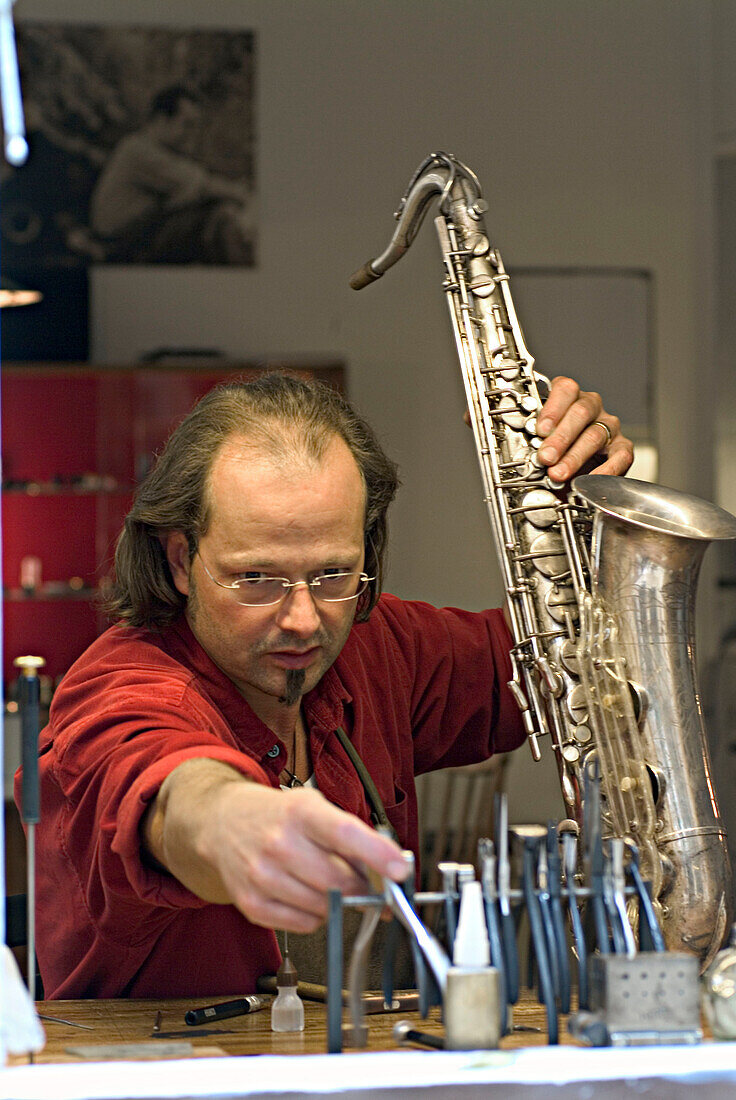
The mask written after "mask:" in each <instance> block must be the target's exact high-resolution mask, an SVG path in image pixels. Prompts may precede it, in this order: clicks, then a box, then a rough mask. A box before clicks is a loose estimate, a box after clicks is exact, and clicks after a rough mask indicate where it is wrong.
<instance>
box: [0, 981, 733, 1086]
mask: <svg viewBox="0 0 736 1100" xmlns="http://www.w3.org/2000/svg"><path fill="white" fill-rule="evenodd" d="M219 999H221V1000H226V999H227V998H219ZM217 1000H218V998H213V1000H212V1002H211V1003H215V1002H216V1001H217ZM270 1000H271V998H267V1002H270ZM37 1007H38V1011H39V1013H40V1014H41V1015H42V1016H54V1017H57V1018H58V1019H59V1020H64V1021H68V1022H67V1023H60V1022H55V1021H52V1020H44V1021H43V1024H44V1028H45V1030H46V1035H47V1043H46V1047H45V1048H44V1050H43V1051H42V1052H40V1053H39V1054H37V1055H36V1056H35V1060H34V1064H32V1065H29V1064H27V1062H28V1060H27V1059H25V1058H18V1057H14V1058H13V1059H12V1065H11V1066H10V1067H8V1068H6V1069H4V1070H0V1098H3V1100H4V1098H7V1100H48V1097H50V1096H53V1097H54V1098H55V1100H56V1098H58V1100H65V1098H68V1100H81V1098H85V1100H86V1098H95V1100H103V1098H105V1100H107V1098H122V1097H125V1098H133V1097H145V1098H147V1100H153V1098H164V1097H166V1098H168V1097H232V1098H236V1097H237V1098H241V1097H242V1098H246V1097H247V1098H248V1100H265V1098H266V1097H269V1098H275V1097H278V1098H279V1100H286V1098H289V1100H291V1098H296V1097H298V1096H304V1097H310V1098H311V1097H322V1096H333V1097H334V1096H338V1097H340V1100H358V1098H360V1100H367V1098H368V1097H370V1098H371V1100H418V1098H420V1097H422V1098H424V1097H430V1098H431V1100H456V1098H458V1100H480V1098H481V1097H482V1098H483V1100H489V1098H490V1100H495V1098H498V1100H501V1098H503V1100H516V1098H517V1097H518V1098H519V1100H521V1098H530V1100H547V1098H549V1096H550V1091H551V1089H552V1088H553V1087H554V1098H555V1100H568V1098H572V1097H575V1098H577V1100H579V1098H581V1097H586V1098H587V1097H596V1098H600V1100H609V1098H610V1100H613V1098H616V1100H618V1098H620V1097H622V1096H626V1095H631V1096H632V1097H633V1096H634V1095H635V1096H637V1097H641V1096H645V1097H646V1096H649V1097H666V1098H667V1100H680V1098H682V1100H722V1098H723V1097H724V1096H725V1097H727V1096H731V1095H732V1096H734V1097H736V1044H731V1043H719V1044H714V1043H709V1042H707V1043H703V1044H700V1045H696V1046H690V1047H684V1046H683V1047H676V1046H671V1047H646V1048H628V1049H626V1050H612V1049H604V1050H591V1049H585V1048H582V1047H579V1046H577V1045H574V1044H573V1041H572V1040H571V1038H570V1036H569V1033H568V1031H567V1028H566V1026H565V1021H564V1020H562V1021H561V1028H560V1037H561V1044H560V1045H559V1046H558V1047H549V1046H547V1045H546V1029H545V1014H544V1011H543V1009H542V1008H541V1007H540V1006H539V1005H538V1004H537V1003H536V1002H535V1001H533V999H532V997H531V995H530V994H525V995H524V996H523V997H522V1000H521V1002H520V1004H519V1005H517V1006H516V1008H515V1010H514V1022H515V1024H517V1025H521V1026H522V1027H524V1028H525V1029H527V1028H528V1029H537V1028H538V1029H539V1030H523V1031H514V1032H513V1033H512V1034H511V1035H509V1036H506V1037H504V1038H503V1039H502V1041H501V1048H500V1050H498V1051H484V1052H483V1051H481V1052H478V1051H476V1052H468V1053H465V1052H442V1051H429V1050H427V1051H423V1050H418V1049H416V1048H413V1049H410V1048H398V1049H397V1046H396V1043H395V1041H394V1039H393V1035H392V1030H393V1025H394V1023H395V1022H396V1020H397V1019H399V1018H407V1019H410V1020H411V1021H412V1023H413V1024H414V1025H415V1026H416V1027H417V1028H421V1029H422V1030H423V1031H427V1032H432V1033H434V1034H441V1033H442V1025H441V1023H440V1020H439V1016H438V1013H437V1010H436V1009H435V1010H433V1011H432V1013H431V1014H430V1017H429V1018H428V1019H427V1020H421V1019H420V1017H419V1016H418V1014H416V1013H404V1014H393V1013H387V1014H376V1015H370V1016H368V1017H367V1018H366V1019H367V1023H368V1025H369V1036H368V1046H367V1050H366V1051H365V1052H362V1053H358V1052H355V1051H354V1050H351V1049H350V1048H347V1047H346V1052H345V1053H344V1054H331V1055H328V1054H326V1053H325V1051H326V1040H327V1027H326V1006H325V1005H324V1004H320V1003H315V1002H309V1001H307V1002H305V1029H304V1031H303V1032H299V1033H275V1032H272V1031H271V1028H270V1013H269V1010H268V1007H267V1008H266V1009H265V1010H261V1011H259V1012H255V1013H251V1014H250V1015H247V1016H239V1017H235V1018H231V1019H225V1020H222V1021H216V1022H215V1023H212V1024H205V1025H203V1026H200V1027H188V1026H187V1025H186V1024H185V1022H184V1013H185V1012H186V1011H187V1010H188V1009H191V1008H193V1007H197V1006H195V1005H193V1003H192V1001H191V1000H166V1001H155V1000H130V1001H128V1000H114V1001H113V1000H107V1001H93V1000H85V1001H47V1002H39V1003H38V1006H37ZM159 1012H160V1013H161V1016H160V1021H159V1024H160V1031H158V1032H156V1033H154V1025H155V1024H156V1021H157V1017H158V1013H159ZM75 1023H76V1024H85V1025H86V1027H87V1028H91V1029H92V1030H86V1029H82V1028H78V1027H74V1026H72V1025H73V1024H75ZM119 1044H125V1046H124V1047H123V1048H122V1049H120V1048H119ZM128 1044H135V1046H129V1045H128ZM140 1044H143V1046H141V1045H140ZM178 1044H185V1046H184V1047H182V1046H181V1045H178ZM111 1046H112V1047H117V1048H118V1049H117V1050H112V1051H109V1050H106V1048H110V1047H111ZM84 1048H97V1049H96V1050H95V1049H92V1050H90V1051H88V1052H87V1053H86V1054H83V1053H81V1051H83V1050H84ZM254 1055H256V1056H258V1057H253V1056H254ZM108 1056H109V1057H110V1058H112V1060H109V1061H108V1060H105V1059H107V1058H108Z"/></svg>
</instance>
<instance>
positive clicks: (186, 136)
mask: <svg viewBox="0 0 736 1100" xmlns="http://www.w3.org/2000/svg"><path fill="white" fill-rule="evenodd" d="M200 119H201V111H200V108H199V105H198V104H197V103H195V102H194V101H193V100H191V99H186V98H182V99H180V100H179V104H178V106H177V109H176V111H175V112H174V114H173V115H169V116H168V117H167V118H166V121H165V141H166V144H167V145H168V146H169V148H171V149H175V150H176V151H177V152H179V153H191V152H193V151H194V150H193V145H194V141H195V138H196V136H197V134H198V132H199V124H200Z"/></svg>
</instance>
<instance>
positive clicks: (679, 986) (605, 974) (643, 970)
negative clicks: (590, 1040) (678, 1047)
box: [590, 951, 702, 1046]
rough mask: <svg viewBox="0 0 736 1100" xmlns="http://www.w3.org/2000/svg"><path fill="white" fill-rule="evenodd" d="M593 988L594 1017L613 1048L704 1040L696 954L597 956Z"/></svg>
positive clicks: (593, 965)
mask: <svg viewBox="0 0 736 1100" xmlns="http://www.w3.org/2000/svg"><path fill="white" fill-rule="evenodd" d="M590 987H591V988H590V998H591V1004H590V1007H591V1010H592V1015H593V1016H594V1017H597V1019H598V1020H599V1021H600V1023H601V1024H602V1025H603V1027H604V1029H605V1033H606V1036H607V1041H608V1044H610V1045H611V1046H637V1045H649V1044H658V1043H697V1042H699V1041H700V1039H702V1031H701V1027H700V984H699V974H698V960H697V959H696V958H695V956H693V955H685V954H675V953H670V952H666V953H663V952H654V951H653V952H644V953H642V954H639V955H637V956H636V957H635V958H633V959H629V958H627V957H626V956H624V955H594V956H593V957H592V958H591V959H590Z"/></svg>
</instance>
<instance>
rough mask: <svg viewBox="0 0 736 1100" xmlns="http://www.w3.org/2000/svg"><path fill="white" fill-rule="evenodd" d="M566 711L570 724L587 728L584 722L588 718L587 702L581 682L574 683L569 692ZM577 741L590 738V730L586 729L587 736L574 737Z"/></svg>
mask: <svg viewBox="0 0 736 1100" xmlns="http://www.w3.org/2000/svg"><path fill="white" fill-rule="evenodd" d="M566 704H567V713H568V716H569V718H570V721H571V722H572V724H573V725H574V726H575V727H576V728H579V729H581V730H582V729H587V726H585V722H587V720H588V704H587V701H586V698H585V689H584V687H583V685H582V684H576V685H575V687H574V688H573V689H572V691H571V692H570V693H569V695H568V696H567V699H566ZM575 739H576V740H577V741H584V740H589V739H590V731H588V737H587V738H585V737H576V738H575Z"/></svg>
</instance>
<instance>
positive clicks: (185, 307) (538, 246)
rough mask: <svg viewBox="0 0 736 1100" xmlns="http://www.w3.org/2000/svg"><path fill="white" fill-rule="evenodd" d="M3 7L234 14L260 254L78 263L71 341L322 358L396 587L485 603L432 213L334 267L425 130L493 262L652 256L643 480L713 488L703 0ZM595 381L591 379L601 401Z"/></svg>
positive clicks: (80, 16)
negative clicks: (372, 495)
mask: <svg viewBox="0 0 736 1100" xmlns="http://www.w3.org/2000/svg"><path fill="white" fill-rule="evenodd" d="M15 14H16V19H17V20H18V21H20V20H23V19H24V18H33V17H36V18H43V19H47V20H61V19H64V20H68V21H72V20H73V21H79V22H98V23H99V22H103V21H104V22H109V23H115V22H121V21H123V20H124V21H125V23H127V24H139V25H143V24H171V25H177V26H195V25H196V26H199V27H207V26H212V27H220V26H232V27H239V28H253V29H255V31H256V35H257V39H256V41H257V56H258V63H257V65H258V124H257V129H258V133H259V143H258V178H259V189H260V217H261V220H260V244H259V254H260V258H261V259H260V265H259V267H258V268H256V269H255V270H252V271H250V270H194V269H183V270H174V269H170V268H168V269H167V268H137V269H125V268H101V269H99V270H97V271H95V272H94V275H93V283H92V286H93V295H92V347H93V357H94V358H95V359H96V360H98V361H100V362H121V361H129V360H130V359H131V358H135V357H136V356H137V355H138V354H139V353H140V352H142V351H145V350H147V349H149V348H151V347H156V346H161V345H169V344H174V345H176V344H179V345H182V344H184V345H191V344H200V345H206V346H212V345H215V346H219V347H222V348H223V349H224V350H225V351H227V352H228V353H231V354H232V355H233V356H237V357H242V356H251V355H257V354H259V353H264V352H267V353H272V354H274V353H280V352H284V353H289V352H295V353H296V352H298V353H305V352H307V353H309V352H313V353H315V354H339V355H343V356H344V357H345V359H346V360H347V363H348V371H349V389H350V393H351V395H352V397H353V399H354V400H355V401H356V402H357V404H358V405H359V406H360V407H361V409H362V410H363V411H364V412H365V413H366V414H367V416H368V418H369V419H370V420H371V421H372V422H373V423H374V425H375V426H376V427H377V429H378V431H379V433H380V434H381V436H382V438H383V439H384V441H385V443H386V445H387V446H388V448H389V450H390V451H391V452H392V454H393V455H394V456H395V457H396V458H397V459H398V461H399V462H400V464H401V468H402V471H403V482H404V488H403V490H402V493H401V497H400V501H399V503H398V505H397V507H396V510H395V513H394V521H393V533H394V543H393V551H392V556H391V573H390V587H391V588H392V589H393V590H394V591H396V592H398V593H399V594H401V595H404V596H421V597H424V598H427V599H429V600H432V601H434V602H440V603H457V604H462V605H465V606H469V607H474V606H480V605H483V604H487V603H492V602H497V601H498V600H499V599H500V589H499V584H498V581H497V579H496V568H495V565H494V562H493V557H492V549H491V545H490V539H489V535H488V529H487V521H486V517H485V514H484V510H483V506H482V505H481V502H480V483H479V478H478V474H477V470H476V464H475V456H474V455H473V453H472V444H471V440H470V436H469V433H467V432H466V430H465V429H464V428H463V426H462V423H461V415H462V399H461V387H460V377H459V371H458V368H457V365H456V361H455V353H454V349H453V344H452V341H451V337H450V330H449V322H448V320H447V317H446V307H445V305H444V301H443V300H442V295H441V291H440V277H441V271H440V263H439V258H438V253H437V246H436V243H435V241H434V239H433V237H434V231H433V229H432V226H431V224H428V225H427V226H426V227H425V229H424V231H423V233H422V234H421V236H420V238H419V239H418V240H417V242H416V243H415V245H414V247H413V249H412V251H411V252H410V254H409V255H408V256H407V257H405V258H404V260H403V261H402V262H401V264H400V265H399V266H398V267H396V268H395V269H394V270H392V271H391V272H390V273H389V274H388V275H386V277H385V278H384V279H383V280H382V281H381V282H380V283H378V284H376V285H375V286H373V287H370V288H368V289H367V290H365V291H363V292H362V294H361V295H356V294H355V293H354V292H352V291H351V290H350V289H349V288H348V286H347V278H348V276H349V274H350V273H351V271H352V270H353V269H354V268H356V267H358V266H359V265H360V264H362V263H363V262H364V261H365V260H366V259H368V258H370V257H371V256H373V255H375V254H376V253H377V252H378V251H381V250H382V249H383V247H384V246H385V244H386V242H387V240H388V237H389V235H390V233H391V231H392V226H393V221H392V217H391V215H392V212H393V210H394V209H395V206H396V203H397V200H398V198H399V197H400V195H401V193H402V192H403V189H404V186H405V184H406V182H407V181H408V179H409V176H410V175H411V173H412V171H413V170H414V168H415V166H416V165H417V163H418V162H419V161H420V160H421V159H422V158H423V157H424V156H425V155H426V154H427V153H428V152H430V151H431V150H433V149H437V148H440V149H443V148H446V149H449V150H450V151H452V152H454V153H456V154H457V155H459V156H460V157H462V158H463V159H464V160H466V161H467V162H468V163H469V164H470V166H471V167H472V168H474V169H475V170H476V171H477V172H478V174H479V175H480V177H481V181H482V182H483V183H484V186H485V191H486V196H487V198H488V200H489V204H490V210H489V215H488V223H489V227H490V228H491V231H492V233H493V234H494V235H495V242H494V243H496V244H497V245H498V246H499V247H501V248H502V250H503V252H504V258H505V262H506V266H507V267H508V268H509V270H510V271H511V272H512V274H513V269H514V266H521V265H523V266H529V265H538V264H545V265H557V266H565V265H595V266H599V265H603V266H606V265H611V266H616V267H637V268H644V269H647V270H650V271H651V272H652V273H653V276H654V288H655V289H654V294H655V307H656V347H655V367H656V378H655V397H656V400H655V405H656V409H657V423H656V430H657V433H658V436H659V444H660V455H661V457H660V480H661V481H662V482H664V483H666V484H670V485H673V486H676V487H679V488H683V489H687V490H690V491H693V492H697V493H699V494H701V495H705V496H710V495H711V494H712V469H711V453H710V443H709V440H710V419H711V415H712V412H711V410H712V408H713V402H712V386H713V378H712V376H711V375H712V367H711V364H712V354H711V352H712V348H711V339H712V318H711V308H712V290H711V284H712V259H711V249H712V236H711V219H712V196H711V190H712V133H713V122H712V117H711V90H712V89H711V62H710V52H711V38H710V34H711V7H710V4H708V3H706V2H704V0H555V2H554V3H550V0H513V3H509V2H508V0H371V2H366V0H209V2H208V3H207V4H203V3H201V2H196V3H195V2H194V0H158V2H157V3H155V4H152V3H151V2H150V0H126V3H125V4H120V3H119V2H113V0H67V2H65V3H64V4H63V5H62V4H60V3H58V2H54V0H18V2H17V4H16V8H15ZM522 322H523V318H522ZM621 324H622V326H625V325H626V318H625V317H622V319H621ZM574 339H575V333H574V332H572V331H571V332H570V340H571V341H574ZM533 350H534V349H532V351H533ZM540 367H542V368H543V364H540ZM615 392H616V379H615V378H612V379H611V384H610V390H609V392H608V393H607V395H606V399H607V404H608V406H609V407H610V408H612V409H614V410H615V407H616V400H615ZM707 596H708V594H707V593H706V598H707ZM516 767H517V774H518V776H519V778H518V780H517V782H518V787H519V789H522V788H523V790H524V792H525V796H524V798H522V796H521V794H519V795H518V798H519V800H521V802H522V806H521V809H520V810H519V811H518V812H517V813H516V816H517V818H518V817H523V816H524V813H525V810H524V805H525V804H533V805H535V806H536V805H537V803H539V801H540V798H541V796H540V795H538V794H536V793H532V794H531V795H529V784H530V782H533V783H536V782H538V781H539V769H535V770H534V775H533V778H532V779H530V778H528V777H527V769H526V767H525V764H524V762H523V759H522V757H521V756H520V757H519V761H518V764H517V766H516ZM552 771H553V769H552V767H551V765H550V766H549V767H548V769H547V772H548V774H549V776H550V777H552ZM552 783H553V784H554V786H555V789H556V783H555V781H554V777H552ZM550 812H552V813H556V812H557V808H556V805H555V808H553V809H552V810H551V811H550ZM546 814H547V810H546V809H543V808H542V809H540V815H541V816H542V817H544V816H546Z"/></svg>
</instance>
